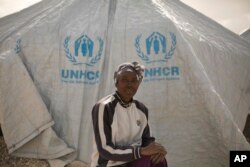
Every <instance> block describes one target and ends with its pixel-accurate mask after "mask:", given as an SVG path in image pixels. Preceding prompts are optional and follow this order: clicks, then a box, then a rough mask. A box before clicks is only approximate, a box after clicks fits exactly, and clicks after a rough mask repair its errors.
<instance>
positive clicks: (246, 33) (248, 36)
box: [240, 28, 250, 42]
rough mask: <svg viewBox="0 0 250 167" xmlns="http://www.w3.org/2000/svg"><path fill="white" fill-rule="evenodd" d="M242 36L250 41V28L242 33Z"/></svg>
mask: <svg viewBox="0 0 250 167" xmlns="http://www.w3.org/2000/svg"><path fill="white" fill-rule="evenodd" d="M240 36H241V37H243V38H244V39H246V40H247V41H248V42H250V28H249V29H247V30H246V31H244V32H243V33H241V34H240Z"/></svg>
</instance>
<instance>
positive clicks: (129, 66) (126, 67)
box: [114, 62, 145, 83]
mask: <svg viewBox="0 0 250 167" xmlns="http://www.w3.org/2000/svg"><path fill="white" fill-rule="evenodd" d="M144 69H145V68H144V66H143V65H141V64H139V63H138V62H132V63H122V64H120V65H119V66H118V69H117V70H116V71H115V73H114V80H115V83H117V78H118V76H119V75H120V74H121V73H122V72H125V71H130V72H135V73H136V76H137V79H138V80H139V81H141V80H142V78H143V72H144Z"/></svg>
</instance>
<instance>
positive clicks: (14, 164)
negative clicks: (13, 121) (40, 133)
mask: <svg viewBox="0 0 250 167" xmlns="http://www.w3.org/2000/svg"><path fill="white" fill-rule="evenodd" d="M0 167H50V165H49V163H48V162H47V161H46V160H38V159H31V158H20V157H14V156H10V155H9V154H8V150H7V146H6V144H5V142H4V138H3V136H0ZM66 167H88V166H87V165H86V164H85V163H83V162H81V161H74V162H72V163H70V164H68V165H67V166H66Z"/></svg>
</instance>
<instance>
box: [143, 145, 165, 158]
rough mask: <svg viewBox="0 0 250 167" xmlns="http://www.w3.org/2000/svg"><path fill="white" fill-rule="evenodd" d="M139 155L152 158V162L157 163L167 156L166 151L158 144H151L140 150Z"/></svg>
mask: <svg viewBox="0 0 250 167" xmlns="http://www.w3.org/2000/svg"><path fill="white" fill-rule="evenodd" d="M141 154H142V155H145V156H152V160H153V159H154V160H156V161H158V159H160V160H161V159H162V157H165V155H166V154H167V151H166V149H165V148H164V147H163V146H162V145H161V144H159V143H156V142H153V143H151V144H149V145H148V146H146V147H142V148H141Z"/></svg>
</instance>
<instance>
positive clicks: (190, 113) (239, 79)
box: [0, 0, 250, 167]
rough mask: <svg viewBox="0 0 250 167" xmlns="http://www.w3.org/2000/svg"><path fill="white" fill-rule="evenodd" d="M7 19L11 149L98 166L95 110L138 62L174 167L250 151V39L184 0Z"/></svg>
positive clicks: (5, 95)
mask: <svg viewBox="0 0 250 167" xmlns="http://www.w3.org/2000/svg"><path fill="white" fill-rule="evenodd" d="M3 19H4V20H3V21H2V19H0V32H1V33H0V34H1V38H0V39H1V40H0V123H1V127H2V130H3V134H4V138H5V141H6V144H7V147H8V149H9V152H10V154H12V155H16V156H21V157H32V158H41V159H50V160H51V161H50V162H51V164H52V166H63V165H65V164H66V163H67V162H69V161H71V160H73V159H76V160H80V161H84V162H87V163H89V162H90V157H91V152H92V141H93V131H92V122H91V110H92V106H93V105H94V104H95V102H97V101H98V100H99V99H100V98H102V97H103V96H105V95H108V94H110V93H112V92H114V91H115V86H114V82H113V72H114V71H115V69H116V67H117V66H118V65H119V64H120V63H123V62H131V61H138V62H139V63H141V64H144V66H145V67H146V70H145V73H144V80H143V82H142V84H141V86H140V88H139V90H138V93H137V95H136V97H135V98H137V99H139V100H140V101H142V102H143V103H144V104H145V105H146V106H147V107H148V108H149V120H150V125H151V128H152V129H151V131H152V133H153V135H154V136H155V137H156V138H157V140H158V141H159V142H160V143H162V144H163V145H164V146H165V147H166V148H167V150H168V154H167V159H168V164H169V166H173V167H181V166H184V165H185V166H187V167H189V166H190V167H193V166H203V167H211V166H214V167H217V166H218V167H222V166H228V163H229V151H230V150H249V149H250V147H249V144H248V143H247V141H246V139H245V137H244V135H243V133H242V131H243V129H244V126H245V121H246V118H247V115H248V113H249V107H250V91H249V90H250V73H249V71H250V55H249V53H250V46H249V43H248V42H246V41H245V40H243V39H242V38H241V37H239V36H238V35H236V34H234V33H232V32H231V31H229V30H227V29H225V28H223V27H222V26H220V25H218V24H217V23H216V22H214V21H212V20H210V19H209V18H207V17H205V16H203V15H202V14H200V13H198V12H197V11H194V10H193V9H191V8H189V7H188V6H186V5H184V4H183V3H181V2H180V1H175V0H164V1H163V0H152V1H151V0H138V1H132V0H122V1H116V0H91V1H89V0H70V1H66V0H62V1H59V0H53V1H43V2H41V3H39V4H37V5H34V6H33V7H31V8H29V9H27V10H24V11H23V12H20V13H18V14H15V15H13V16H10V17H5V18H3ZM53 159H55V161H53ZM63 161H64V162H66V163H63Z"/></svg>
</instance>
